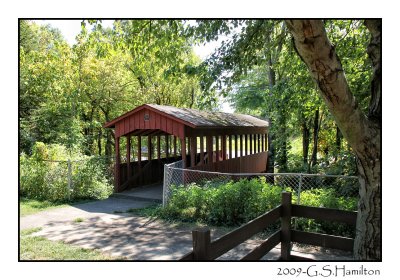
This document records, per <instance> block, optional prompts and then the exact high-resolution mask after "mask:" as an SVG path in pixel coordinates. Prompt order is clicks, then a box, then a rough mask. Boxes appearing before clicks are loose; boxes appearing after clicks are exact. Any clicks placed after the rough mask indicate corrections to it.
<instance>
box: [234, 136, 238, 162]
mask: <svg viewBox="0 0 400 280" xmlns="http://www.w3.org/2000/svg"><path fill="white" fill-rule="evenodd" d="M237 157H238V137H237V135H236V134H235V158H237Z"/></svg>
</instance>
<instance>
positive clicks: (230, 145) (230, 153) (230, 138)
mask: <svg viewBox="0 0 400 280" xmlns="http://www.w3.org/2000/svg"><path fill="white" fill-rule="evenodd" d="M228 137H229V140H228V144H229V145H228V149H229V159H231V158H232V135H229V136H228Z"/></svg>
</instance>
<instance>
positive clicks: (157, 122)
mask: <svg viewBox="0 0 400 280" xmlns="http://www.w3.org/2000/svg"><path fill="white" fill-rule="evenodd" d="M145 115H148V116H149V118H148V120H145ZM145 129H149V130H150V129H151V130H161V131H164V132H165V133H168V134H171V135H176V136H178V137H179V138H182V137H183V136H184V124H182V123H179V122H177V121H175V120H172V119H171V118H169V117H167V116H164V115H160V114H158V113H157V112H154V111H151V110H149V109H143V110H141V111H138V112H137V113H136V114H132V115H130V116H128V117H127V118H125V119H122V120H120V121H118V122H117V123H115V136H116V137H121V136H123V135H128V134H131V133H134V134H138V133H135V131H138V130H145Z"/></svg>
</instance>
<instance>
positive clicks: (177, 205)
mask: <svg viewBox="0 0 400 280" xmlns="http://www.w3.org/2000/svg"><path fill="white" fill-rule="evenodd" d="M283 190H286V189H283V188H282V187H278V186H275V185H271V184H269V183H267V182H266V180H265V178H263V177H261V178H254V179H251V180H247V179H241V180H240V181H238V182H233V181H229V182H209V183H206V184H205V185H204V186H199V185H197V184H191V185H189V186H186V187H184V186H174V187H173V188H172V189H171V193H170V199H169V201H168V204H167V205H166V206H165V207H164V208H159V209H155V210H154V211H155V212H152V214H153V215H158V216H160V217H162V218H164V219H172V220H179V221H184V222H203V223H207V224H209V225H217V226H221V225H224V226H237V225H241V224H243V223H246V222H248V221H250V220H252V219H254V218H256V217H258V216H260V215H262V214H264V213H265V212H267V211H269V210H271V209H273V208H274V207H276V206H278V205H279V204H280V201H281V193H282V191H283ZM287 191H290V190H287ZM296 202H297V196H296V194H295V193H293V203H296ZM301 204H302V205H307V206H314V207H324V208H334V209H342V210H350V211H354V210H355V209H357V198H354V197H350V198H349V197H348V196H341V195H339V194H338V192H337V191H336V190H335V189H333V188H318V189H312V190H306V191H303V192H302V193H301ZM296 225H297V229H299V230H306V231H317V232H323V233H329V234H337V235H346V236H354V229H352V227H350V226H346V225H343V224H338V223H331V222H323V221H322V222H321V221H314V220H309V219H304V218H298V219H297V222H296Z"/></svg>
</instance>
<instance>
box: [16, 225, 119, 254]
mask: <svg viewBox="0 0 400 280" xmlns="http://www.w3.org/2000/svg"><path fill="white" fill-rule="evenodd" d="M40 230H41V228H31V229H26V230H22V231H21V232H20V259H21V260H121V258H119V259H117V258H113V257H111V256H108V255H105V254H103V253H102V252H101V251H100V250H94V249H84V248H80V247H77V246H73V245H70V244H66V243H64V242H59V241H57V242H55V241H50V240H47V239H46V238H44V237H40V236H31V235H32V234H33V233H35V232H38V231H40Z"/></svg>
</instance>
